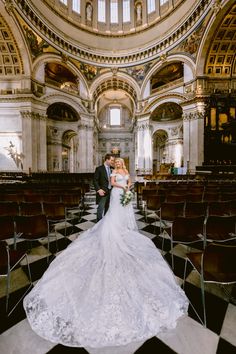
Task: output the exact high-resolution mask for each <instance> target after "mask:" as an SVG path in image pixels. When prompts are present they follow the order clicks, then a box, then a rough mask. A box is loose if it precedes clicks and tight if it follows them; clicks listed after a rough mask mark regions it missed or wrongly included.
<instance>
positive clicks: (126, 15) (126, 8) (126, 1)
mask: <svg viewBox="0 0 236 354" xmlns="http://www.w3.org/2000/svg"><path fill="white" fill-rule="evenodd" d="M123 22H130V0H123Z"/></svg>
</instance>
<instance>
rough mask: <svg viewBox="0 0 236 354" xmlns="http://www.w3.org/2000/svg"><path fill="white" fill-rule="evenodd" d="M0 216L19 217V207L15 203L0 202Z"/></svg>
mask: <svg viewBox="0 0 236 354" xmlns="http://www.w3.org/2000/svg"><path fill="white" fill-rule="evenodd" d="M0 215H9V216H15V215H19V205H18V203H17V202H0Z"/></svg>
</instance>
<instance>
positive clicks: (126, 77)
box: [90, 70, 141, 100]
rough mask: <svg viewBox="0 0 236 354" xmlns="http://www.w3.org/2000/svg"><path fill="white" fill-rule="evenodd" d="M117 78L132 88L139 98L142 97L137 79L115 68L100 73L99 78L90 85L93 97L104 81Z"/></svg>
mask: <svg viewBox="0 0 236 354" xmlns="http://www.w3.org/2000/svg"><path fill="white" fill-rule="evenodd" d="M113 79H115V80H117V81H118V82H124V83H126V84H127V85H128V86H129V87H131V88H132V91H134V92H135V96H136V98H137V100H139V99H140V97H141V96H140V87H139V85H138V84H137V82H136V80H134V79H133V78H132V76H130V75H128V74H126V73H123V72H117V71H116V70H113V72H107V73H104V74H102V75H100V76H99V77H98V78H97V79H95V80H94V82H93V83H92V85H91V87H90V94H91V98H92V97H93V96H94V93H95V91H96V90H97V89H98V87H99V86H101V85H102V84H103V83H105V82H108V81H111V80H113Z"/></svg>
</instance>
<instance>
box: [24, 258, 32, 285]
mask: <svg viewBox="0 0 236 354" xmlns="http://www.w3.org/2000/svg"><path fill="white" fill-rule="evenodd" d="M25 256H26V262H27V268H28V273H29V280H30V284H32V275H31V270H30V266H29V258H28V255H27V254H26V255H25Z"/></svg>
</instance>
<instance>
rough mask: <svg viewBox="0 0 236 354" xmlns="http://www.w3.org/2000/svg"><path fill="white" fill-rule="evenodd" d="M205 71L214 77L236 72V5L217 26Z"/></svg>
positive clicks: (227, 75) (226, 75)
mask: <svg viewBox="0 0 236 354" xmlns="http://www.w3.org/2000/svg"><path fill="white" fill-rule="evenodd" d="M209 48H210V49H209V53H208V56H207V59H206V67H205V73H206V74H207V75H209V76H214V77H222V76H224V77H230V76H232V75H235V74H236V5H233V7H232V8H231V10H230V11H229V12H228V14H227V15H226V16H225V17H224V19H223V21H222V22H221V25H220V26H219V27H218V28H217V31H216V33H215V35H214V38H213V40H212V42H211V45H210V47H209Z"/></svg>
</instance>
